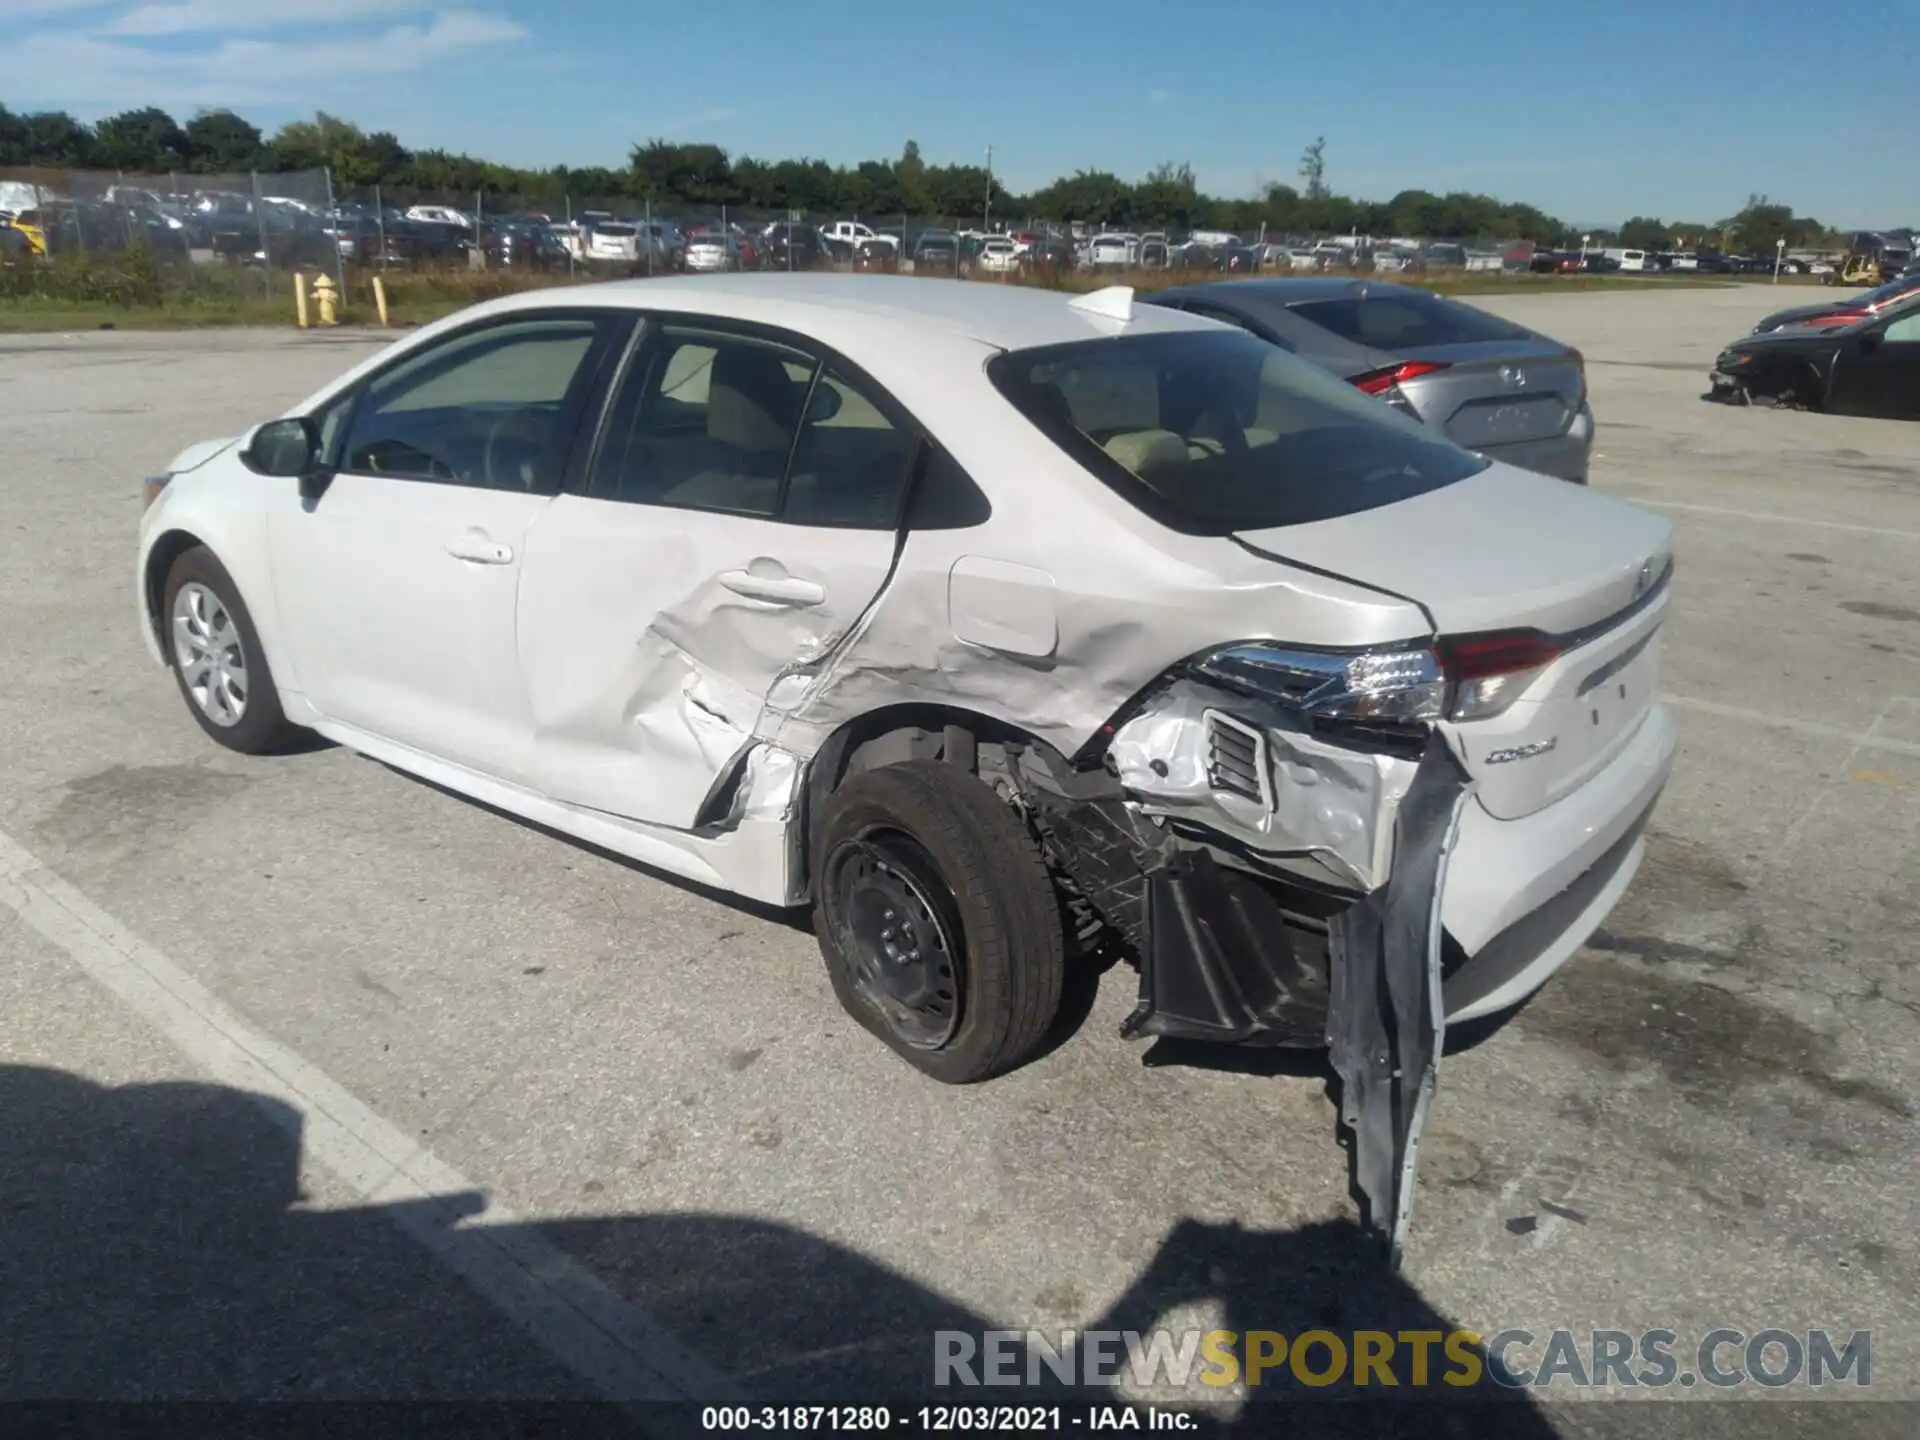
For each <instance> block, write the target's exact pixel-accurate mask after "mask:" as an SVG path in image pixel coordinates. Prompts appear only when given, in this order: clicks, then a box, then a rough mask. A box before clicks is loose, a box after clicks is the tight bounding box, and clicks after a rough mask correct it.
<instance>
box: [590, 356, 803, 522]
mask: <svg viewBox="0 0 1920 1440" xmlns="http://www.w3.org/2000/svg"><path fill="white" fill-rule="evenodd" d="M814 368H815V366H814V361H813V358H812V357H811V356H809V355H803V354H801V353H800V352H799V351H797V350H790V349H788V348H787V347H785V346H783V345H775V344H772V343H770V342H768V341H764V340H757V339H752V338H749V337H747V336H743V335H728V334H723V333H717V332H712V331H703V330H691V329H681V328H679V327H677V326H663V327H662V328H661V329H660V330H659V331H658V332H657V333H656V334H655V335H653V336H652V338H651V339H649V340H648V341H647V342H646V344H645V345H644V347H643V349H642V350H641V353H640V354H639V356H638V357H636V363H635V365H634V366H633V369H632V371H631V373H630V374H629V376H628V379H627V383H626V384H625V385H624V386H623V387H622V389H621V392H620V394H619V396H618V397H617V398H616V399H615V401H614V407H613V411H612V414H611V415H610V416H609V417H608V422H607V433H606V439H605V441H604V442H603V447H602V449H601V452H600V455H599V458H598V460H597V462H596V463H595V466H594V474H593V480H592V490H591V493H592V495H593V496H594V498H595V499H602V500H626V501H632V502H635V503H639V504H643V505H673V506H678V507H681V508H684V509H690V510H725V511H731V512H733V513H735V514H740V515H769V516H770V515H772V514H773V513H774V512H775V510H776V509H777V508H778V505H779V498H780V481H781V477H782V475H783V474H784V473H785V471H786V465H787V455H788V452H789V451H790V450H792V448H793V441H794V437H795V434H796V433H797V432H798V430H799V427H800V419H801V412H802V410H803V409H804V407H805V405H806V400H807V392H808V389H809V387H810V386H811V385H812V383H813V372H814Z"/></svg>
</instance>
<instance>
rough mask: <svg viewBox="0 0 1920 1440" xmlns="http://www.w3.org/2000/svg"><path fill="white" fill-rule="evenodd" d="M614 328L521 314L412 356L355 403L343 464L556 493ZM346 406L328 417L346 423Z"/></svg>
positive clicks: (355, 469)
mask: <svg viewBox="0 0 1920 1440" xmlns="http://www.w3.org/2000/svg"><path fill="white" fill-rule="evenodd" d="M613 325H614V321H613V320H612V319H610V318H604V317H600V318H596V317H590V316H565V317H559V316H556V317H552V318H543V319H531V320H515V321H509V322H506V323H504V324H500V325H492V326H488V327H487V328H485V329H483V330H475V331H471V332H468V333H466V334H463V335H456V336H454V337H452V338H451V339H448V340H445V341H442V342H441V343H439V344H436V345H430V346H428V347H427V348H426V349H424V350H421V351H419V352H417V353H415V354H413V355H409V356H407V357H406V358H405V359H403V360H401V361H400V362H399V363H398V364H396V365H395V366H394V367H393V368H392V369H390V370H387V371H385V372H383V373H382V374H380V375H378V376H376V377H375V378H374V379H373V380H372V381H370V382H369V383H368V384H367V386H366V388H365V389H364V390H363V391H362V392H361V394H360V396H359V399H358V401H357V403H356V404H354V406H353V407H352V422H351V425H350V427H349V428H348V433H347V438H346V444H345V447H344V451H343V453H342V454H341V456H340V468H341V469H343V470H346V471H348V472H350V473H353V474H357V475H381V476H392V477H394V478H396V479H404V480H431V481H439V482H441V483H443V484H454V485H472V486H476V487H479V488H482V489H490V490H523V491H527V492H530V493H534V494H549V495H550V494H554V493H556V492H557V491H558V489H559V487H560V478H561V472H562V470H563V469H564V468H565V464H566V456H567V450H568V447H569V445H570V444H571V442H572V439H573V431H574V428H575V426H576V425H577V424H578V423H579V411H580V408H581V405H582V403H583V402H584V400H585V397H586V392H587V390H588V389H589V388H590V386H591V384H592V380H593V374H594V371H595V369H596V368H597V365H598V357H599V356H600V355H601V353H602V352H603V351H604V348H605V345H606V343H607V337H608V335H609V334H610V332H611V330H612V328H613ZM341 413H342V412H339V411H338V410H336V411H333V412H330V413H329V414H328V415H327V416H326V417H325V418H326V420H327V421H328V422H331V423H334V424H337V423H338V421H339V415H340V414H341ZM328 438H329V439H330V438H331V437H328Z"/></svg>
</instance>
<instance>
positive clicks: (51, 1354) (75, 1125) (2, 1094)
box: [0, 1066, 1553, 1436]
mask: <svg viewBox="0 0 1920 1440" xmlns="http://www.w3.org/2000/svg"><path fill="white" fill-rule="evenodd" d="M300 1145H301V1133H300V1117H299V1116H298V1115H297V1114H296V1113H295V1112H293V1111H291V1110H289V1109H287V1107H285V1106H283V1105H280V1104H279V1103H278V1102H275V1101H273V1100H269V1099H265V1098H263V1097H260V1096H255V1095H250V1094H247V1093H244V1092H241V1091H238V1090H233V1089H229V1088H225V1087H222V1086H217V1085H203V1084H183V1083H167V1084H149V1085H128V1086H121V1087H118V1088H108V1087H102V1086H99V1085H96V1084H94V1083H92V1082H90V1081H88V1080H84V1079H81V1078H79V1077H76V1076H73V1075H70V1074H66V1073H64V1072H61V1071H57V1070H49V1069H41V1068H32V1067H19V1066H0V1335H4V1336H5V1337H6V1338H7V1343H6V1344H5V1345H0V1401H19V1400H34V1399H39V1400H88V1401H100V1400H156V1399H164V1400H241V1401H260V1400H276V1401H288V1400H336V1401H337V1400H408V1401H420V1400H436V1401H462V1402H473V1401H497V1402H511V1404H510V1405H509V1406H508V1413H512V1410H511V1405H512V1404H518V1405H522V1406H527V1405H531V1404H534V1403H535V1402H546V1401H585V1400H591V1399H592V1398H594V1397H593V1396H592V1394H591V1392H590V1391H589V1390H588V1388H587V1386H586V1385H585V1383H584V1382H583V1381H581V1380H580V1379H579V1378H577V1377H576V1376H575V1375H574V1374H573V1373H572V1372H571V1371H569V1370H567V1369H565V1368H564V1367H563V1366H562V1365H560V1364H559V1363H557V1362H556V1361H555V1360H553V1359H551V1358H549V1356H548V1355H547V1354H546V1352H545V1351H544V1350H542V1349H541V1348H540V1347H539V1346H538V1345H537V1344H536V1343H535V1342H534V1341H533V1339H532V1338H531V1337H530V1336H529V1335H528V1334H527V1333H525V1332H523V1331H521V1330H520V1329H519V1328H518V1327H516V1326H515V1325H514V1324H513V1323H512V1322H510V1321H509V1320H507V1319H506V1318H504V1317H503V1316H502V1315H501V1314H500V1313H499V1312H497V1311H495V1310H494V1309H492V1308H491V1307H490V1306H489V1305H488V1304H487V1303H486V1302H485V1301H483V1300H482V1299H481V1298H479V1296H478V1295H477V1294H476V1293H475V1292H473V1291H472V1290H470V1289H469V1288H468V1287H467V1285H466V1284H465V1282H464V1281H462V1280H461V1279H459V1278H458V1277H457V1276H456V1275H455V1274H454V1273H453V1272H452V1271H450V1270H449V1269H447V1268H445V1267H444V1266H442V1265H441V1263H440V1262H439V1261H438V1260H436V1259H435V1258H434V1257H433V1256H432V1255H431V1254H430V1253H429V1252H428V1251H427V1249H426V1248H424V1247H423V1246H422V1245H420V1244H419V1243H417V1242H416V1241H415V1240H413V1239H412V1238H410V1237H409V1236H407V1235H406V1234H404V1233H403V1232H402V1230H401V1229H400V1228H399V1226H398V1225H397V1224H396V1223H395V1212H396V1211H397V1210H398V1209H399V1207H397V1206H378V1205H372V1206H352V1207H347V1208H327V1209H322V1208H317V1207H314V1206H311V1205H310V1204H309V1203H308V1201H307V1198H306V1197H305V1196H303V1194H302V1193H301V1190H300ZM464 1198H465V1199H466V1205H465V1207H464V1209H465V1210H466V1211H467V1212H468V1213H471V1212H473V1211H478V1210H480V1209H482V1208H484V1200H483V1199H482V1197H480V1196H477V1195H476V1196H472V1197H464ZM1063 1223H1067V1217H1063ZM527 1228H529V1229H531V1230H532V1231H534V1232H536V1233H537V1234H538V1236H539V1238H540V1239H542V1240H543V1241H545V1242H546V1243H547V1244H549V1245H552V1246H554V1247H556V1248H558V1249H559V1250H561V1251H563V1252H565V1253H566V1254H568V1255H570V1256H571V1257H572V1258H574V1259H575V1260H577V1261H579V1262H581V1263H583V1264H584V1265H585V1266H586V1267H587V1268H588V1269H589V1270H590V1271H591V1272H592V1273H594V1274H595V1275H596V1276H598V1277H599V1278H600V1279H601V1280H603V1281H605V1282H606V1283H607V1284H608V1285H610V1286H612V1287H613V1289H614V1290H616V1291H617V1292H618V1293H619V1294H620V1295H622V1296H623V1297H624V1298H625V1299H627V1300H628V1301H629V1302H631V1303H633V1304H636V1305H639V1306H641V1307H643V1308H645V1309H647V1310H649V1311H651V1312H652V1313H653V1314H654V1315H655V1316H657V1317H659V1318H660V1319H661V1320H662V1322H663V1323H665V1324H667V1325H668V1326H669V1327H670V1328H671V1329H672V1330H673V1331H674V1332H675V1333H676V1334H677V1336H678V1338H679V1339H680V1340H681V1341H682V1342H683V1343H684V1344H685V1345H687V1346H688V1347H689V1348H690V1349H692V1350H694V1351H696V1352H698V1353H699V1354H700V1355H701V1356H702V1358H704V1359H705V1360H706V1361H707V1362H708V1363H709V1364H710V1365H712V1366H713V1367H714V1368H716V1369H717V1370H719V1371H721V1372H723V1373H726V1374H728V1375H731V1376H733V1377H735V1379H736V1380H737V1383H738V1385H739V1387H740V1388H741V1389H742V1390H743V1391H744V1392H745V1394H746V1396H747V1398H748V1399H750V1400H751V1401H753V1402H755V1403H761V1402H773V1403H782V1402H797V1401H810V1402H815V1403H828V1404H831V1403H838V1404H861V1403H867V1404H871V1403H879V1402H885V1403H888V1404H891V1405H893V1406H894V1407H895V1410H896V1413H899V1412H900V1411H901V1409H902V1408H903V1407H904V1406H906V1405H907V1404H909V1403H911V1404H912V1405H916V1406H917V1405H919V1404H922V1403H929V1402H933V1403H946V1404H956V1403H965V1404H979V1403H983V1402H992V1403H1002V1404H1004V1403H1013V1402H1024V1403H1036V1402H1044V1403H1047V1404H1054V1403H1059V1404H1068V1403H1081V1402H1085V1401H1087V1400H1090V1399H1098V1400H1101V1401H1108V1402H1116V1403H1117V1401H1118V1398H1119V1397H1118V1396H1117V1395H1115V1394H1114V1393H1113V1392H1111V1391H1106V1390H1093V1389H1086V1388H1082V1389H1079V1390H1072V1389H1069V1388H1067V1387H1066V1386H1065V1385H1064V1384H1062V1383H1061V1382H1058V1381H1052V1382H1050V1386H1051V1388H1042V1389H1037V1390H1035V1389H1023V1390H1007V1389H978V1390H963V1389H954V1388H949V1389H946V1390H940V1391H936V1390H935V1389H934V1388H933V1383H932V1370H933V1365H932V1358H933V1352H934V1338H933V1337H934V1333H935V1332H936V1331H942V1330H945V1331H963V1332H966V1333H967V1334H969V1335H971V1336H973V1337H976V1338H977V1337H979V1336H981V1334H982V1332H983V1331H987V1330H990V1329H994V1328H998V1326H996V1323H995V1322H994V1321H993V1320H991V1319H989V1318H987V1317H984V1316H981V1315H978V1314H976V1313H974V1312H972V1311H971V1310H969V1309H967V1308H966V1307H964V1306H962V1305H959V1304H956V1303H955V1302H953V1301H951V1300H949V1299H946V1298H944V1297H943V1296H941V1295H939V1294H936V1293H935V1292H933V1291H931V1290H929V1289H927V1288H926V1287H924V1286H923V1285H921V1284H919V1283H917V1282H915V1281H913V1280H910V1279H908V1278H906V1277H905V1276H902V1275H900V1274H898V1273H896V1272H894V1271H892V1270H890V1269H889V1268H887V1267H886V1266H884V1265H881V1264H878V1263H876V1262H874V1261H872V1260H869V1259H867V1258H864V1257H863V1256H861V1255H859V1254H857V1253H855V1252H853V1251H850V1250H848V1249H846V1248H844V1247H842V1246H840V1245H837V1244H834V1243H832V1242H829V1241H825V1240H821V1239H817V1238H815V1237H813V1236H810V1235H807V1234H805V1233H802V1232H800V1231H798V1230H794V1229H791V1228H789V1227H785V1226H782V1225H778V1224H771V1223H766V1222H762V1221H758V1220H752V1219H746V1218H735V1217H729V1216H724V1215H714V1214H684V1213H683V1214H659V1215H620V1216H608V1217H601V1218H594V1219H580V1220H555V1221H551V1222H539V1223H529V1225H528V1227H527ZM1195 1305H1200V1306H1204V1307H1205V1309H1204V1311H1203V1313H1204V1314H1205V1315H1206V1317H1207V1318H1206V1319H1205V1320H1203V1321H1194V1320H1191V1319H1177V1318H1173V1312H1175V1311H1176V1310H1179V1311H1186V1310H1187V1307H1192V1306H1195ZM1188 1313H1191V1312H1190V1311H1189V1312H1188ZM1163 1321H1165V1323H1168V1324H1170V1325H1177V1326H1185V1325H1189V1324H1195V1323H1199V1324H1204V1325H1206V1326H1209V1327H1212V1326H1217V1327H1220V1328H1225V1329H1229V1330H1238V1331H1243V1332H1244V1331H1248V1330H1276V1331H1281V1332H1283V1333H1286V1334H1290V1335H1291V1334H1297V1333H1299V1332H1300V1331H1302V1330H1307V1329H1315V1328H1319V1329H1328V1330H1334V1331H1342V1330H1345V1331H1351V1330H1353V1329H1356V1328H1366V1329H1380V1330H1386V1331H1397V1330H1402V1329H1424V1330H1443V1331H1444V1330H1447V1329H1449V1328H1451V1326H1450V1323H1449V1321H1448V1320H1447V1319H1446V1318H1444V1317H1442V1316H1441V1315H1439V1314H1438V1313H1437V1312H1435V1310H1434V1309H1433V1308H1432V1307H1431V1306H1430V1305H1428V1304H1427V1303H1426V1302H1425V1301H1424V1300H1422V1299H1421V1298H1420V1296H1419V1295H1418V1293H1417V1292H1416V1291H1414V1290H1413V1289H1412V1288H1411V1287H1410V1286H1409V1285H1407V1284H1406V1283H1404V1282H1403V1281H1402V1280H1400V1279H1399V1278H1398V1277H1395V1276H1393V1275H1390V1274H1388V1273H1386V1271H1385V1270H1384V1269H1383V1268H1382V1266H1381V1265H1380V1263H1379V1260H1378V1257H1377V1253H1376V1251H1375V1250H1374V1248H1373V1247H1372V1246H1371V1244H1370V1243H1368V1242H1367V1241H1366V1240H1365V1239H1364V1238H1363V1237H1362V1235H1361V1234H1360V1232H1359V1231H1358V1230H1357V1229H1356V1228H1355V1227H1352V1226H1350V1225H1345V1224H1323V1225H1313V1226H1308V1227H1305V1228H1303V1229H1300V1230H1296V1231H1290V1232H1284V1233H1272V1232H1266V1233H1263V1232H1259V1231H1250V1230H1244V1229H1241V1228H1239V1227H1237V1226H1231V1225H1213V1224H1205V1223H1201V1222H1198V1221H1188V1222H1184V1223H1182V1224H1181V1225H1180V1226H1178V1227H1177V1228H1176V1229H1175V1230H1173V1231H1172V1233H1170V1234H1169V1235H1168V1236H1167V1237H1166V1239H1165V1241H1164V1242H1163V1244H1162V1245H1161V1247H1160V1249H1159V1251H1158V1253H1157V1254H1155V1255H1154V1256H1153V1257H1152V1259H1151V1260H1150V1261H1149V1262H1148V1263H1147V1264H1146V1266H1145V1268H1144V1269H1143V1270H1142V1271H1141V1273H1140V1274H1139V1277H1138V1278H1137V1279H1136V1280H1135V1282H1134V1283H1133V1285H1132V1286H1131V1287H1130V1288H1129V1290H1128V1291H1127V1292H1126V1293H1125V1295H1124V1296H1123V1297H1122V1298H1121V1299H1120V1300H1119V1301H1118V1302H1117V1303H1116V1304H1115V1305H1114V1306H1112V1307H1111V1308H1110V1309H1109V1310H1108V1312H1107V1313H1106V1314H1105V1315H1103V1316H1101V1317H1100V1318H1099V1319H1097V1320H1095V1321H1093V1322H1091V1323H1090V1324H1088V1325H1087V1326H1086V1327H1085V1328H1086V1329H1089V1330H1125V1329H1137V1330H1147V1329H1151V1328H1153V1327H1154V1326H1156V1325H1158V1324H1161V1323H1162V1322H1163ZM1436 1369H1438V1366H1436ZM1294 1393H1295V1395H1296V1396H1297V1395H1298V1394H1300V1393H1303V1392H1299V1391H1295V1392H1294ZM8 1409H9V1407H7V1406H4V1405H0V1416H3V1415H5V1414H6V1412H7V1411H8ZM1439 1412H1446V1413H1445V1414H1441V1413H1439ZM572 1413H573V1414H574V1415H575V1416H576V1417H577V1416H578V1415H579V1414H581V1413H587V1414H590V1415H592V1416H593V1417H594V1418H595V1424H594V1427H593V1428H594V1429H596V1430H603V1431H612V1430H614V1429H617V1428H620V1426H621V1424H622V1421H623V1417H622V1415H621V1414H620V1412H614V1411H610V1410H604V1411H603V1410H593V1411H583V1410H576V1411H574V1412H572ZM1416 1413H1419V1414H1423V1415H1426V1416H1428V1417H1430V1418H1431V1419H1432V1420H1433V1424H1427V1423H1424V1422H1423V1423H1421V1424H1418V1425H1413V1424H1411V1422H1412V1420H1413V1418H1414V1416H1415V1414H1416ZM15 1418H17V1417H15ZM1296 1420H1299V1421H1305V1422H1307V1423H1306V1424H1305V1425H1304V1427H1303V1430H1302V1433H1311V1434H1328V1433H1335V1434H1343V1433H1350V1434H1364V1435H1390V1434H1401V1433H1434V1430H1435V1428H1436V1426H1437V1428H1438V1430H1439V1431H1440V1432H1441V1433H1459V1434H1463V1435H1466V1434H1471V1435H1474V1436H1486V1435H1517V1436H1537V1435H1549V1434H1552V1433H1553V1430H1552V1429H1551V1428H1550V1427H1549V1426H1548V1425H1547V1424H1546V1421H1545V1417H1544V1416H1543V1414H1542V1412H1541V1411H1540V1410H1538V1409H1537V1408H1536V1407H1534V1406H1533V1405H1532V1404H1530V1403H1529V1402H1527V1401H1526V1400H1523V1399H1517V1398H1516V1399H1512V1400H1509V1401H1507V1402H1505V1403H1500V1404H1497V1405H1475V1406H1472V1407H1469V1406H1466V1405H1463V1404H1452V1405H1448V1404H1440V1403H1433V1402H1430V1403H1427V1404H1423V1405H1407V1404H1394V1405H1389V1406H1366V1407H1362V1406H1359V1405H1355V1404H1341V1403H1337V1402H1329V1403H1313V1404H1311V1413H1308V1411H1307V1410H1305V1409H1303V1408H1300V1407H1296V1406H1288V1407H1286V1408H1285V1409H1283V1408H1282V1407H1281V1406H1280V1405H1278V1404H1270V1403H1254V1404H1250V1405H1246V1406H1244V1407H1241V1408H1240V1409H1239V1410H1238V1412H1237V1413H1236V1412H1235V1411H1234V1410H1233V1409H1232V1408H1228V1409H1227V1410H1224V1411H1219V1412H1209V1418H1208V1419H1207V1420H1206V1423H1205V1425H1204V1427H1203V1428H1204V1429H1206V1430H1208V1431H1218V1430H1224V1429H1236V1430H1245V1431H1248V1432H1266V1431H1270V1430H1273V1429H1275V1428H1277V1427H1281V1426H1282V1424H1283V1422H1285V1426H1284V1428H1293V1422H1294V1421H1296ZM602 1421H604V1424H602V1423H601V1422H602ZM642 1425H643V1427H644V1417H642ZM464 1428H465V1430H466V1433H472V1434H478V1433H481V1432H482V1429H483V1427H480V1426H477V1425H467V1426H466V1427H464ZM489 1433H501V1432H499V1431H493V1432H489ZM514 1433H535V1431H534V1430H530V1429H527V1428H526V1427H520V1429H519V1430H516V1431H515V1432H514Z"/></svg>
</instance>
